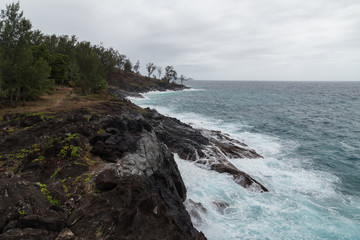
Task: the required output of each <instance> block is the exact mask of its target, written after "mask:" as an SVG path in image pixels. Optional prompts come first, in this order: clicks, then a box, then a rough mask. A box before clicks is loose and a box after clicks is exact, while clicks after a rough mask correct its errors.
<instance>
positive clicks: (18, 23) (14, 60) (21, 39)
mask: <svg viewBox="0 0 360 240" xmlns="http://www.w3.org/2000/svg"><path fill="white" fill-rule="evenodd" d="M19 11H20V4H19V3H12V4H10V5H7V6H6V9H5V10H1V14H0V17H1V21H0V22H1V24H0V26H1V29H0V46H1V48H2V49H3V54H4V55H3V56H4V59H3V66H2V69H3V71H2V79H3V82H4V87H5V88H6V89H7V91H8V95H9V98H10V101H11V102H13V99H14V93H16V96H17V97H16V98H18V97H19V95H20V91H21V88H22V87H23V86H21V83H23V81H22V79H21V78H22V77H26V76H25V75H24V72H23V71H25V69H26V68H27V67H29V65H30V64H31V63H32V59H31V57H32V56H31V50H30V41H29V40H30V33H31V32H30V30H31V23H30V21H29V20H27V19H25V18H24V17H23V12H22V11H21V12H19ZM29 52H30V54H29Z"/></svg>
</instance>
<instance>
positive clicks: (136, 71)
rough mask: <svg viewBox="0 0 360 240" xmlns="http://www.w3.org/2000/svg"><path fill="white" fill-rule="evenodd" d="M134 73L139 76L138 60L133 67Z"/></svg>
mask: <svg viewBox="0 0 360 240" xmlns="http://www.w3.org/2000/svg"><path fill="white" fill-rule="evenodd" d="M133 68H134V72H135V73H136V74H140V72H139V69H140V62H139V60H137V62H136V64H135V65H134V67H133Z"/></svg>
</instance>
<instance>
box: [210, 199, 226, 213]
mask: <svg viewBox="0 0 360 240" xmlns="http://www.w3.org/2000/svg"><path fill="white" fill-rule="evenodd" d="M212 203H213V205H214V206H215V207H216V210H217V211H218V212H219V213H221V214H224V211H225V209H226V208H228V207H229V206H230V204H228V203H227V202H220V201H213V202H212Z"/></svg>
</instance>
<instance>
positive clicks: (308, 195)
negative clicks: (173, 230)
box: [136, 95, 360, 240]
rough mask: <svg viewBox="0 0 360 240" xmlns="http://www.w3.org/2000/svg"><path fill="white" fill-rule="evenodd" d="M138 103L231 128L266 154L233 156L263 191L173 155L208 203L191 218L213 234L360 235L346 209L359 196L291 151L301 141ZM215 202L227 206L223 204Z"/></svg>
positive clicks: (197, 123) (193, 191)
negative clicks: (338, 188)
mask: <svg viewBox="0 0 360 240" xmlns="http://www.w3.org/2000/svg"><path fill="white" fill-rule="evenodd" d="M154 96H156V95H154ZM136 103H137V104H139V105H140V106H142V107H150V108H155V109H156V110H157V111H159V112H160V113H162V114H164V115H167V116H172V117H176V118H179V119H180V120H182V121H183V122H186V123H188V124H191V125H192V126H194V127H196V128H207V129H211V130H220V131H223V132H225V133H229V134H230V136H231V137H232V138H235V139H238V140H240V141H243V142H245V143H246V144H248V145H249V147H250V148H253V149H255V150H256V151H257V152H259V153H260V154H261V155H262V156H264V158H263V159H232V160H230V161H231V162H232V163H233V164H234V165H235V166H236V167H237V168H239V169H240V170H242V171H245V172H247V173H248V174H250V175H251V176H252V177H253V178H255V179H256V180H258V181H259V182H261V183H262V184H264V185H265V186H266V187H267V188H268V189H269V190H270V192H269V193H263V194H260V193H256V192H252V191H248V190H246V189H244V188H242V187H240V186H239V185H237V184H236V183H235V182H234V181H233V179H232V177H231V176H230V175H227V174H219V173H217V172H214V171H209V170H207V169H205V168H199V167H197V165H196V164H195V163H193V162H189V161H185V160H182V159H180V158H179V157H178V156H177V155H176V156H175V160H176V162H177V164H178V167H179V169H180V172H181V174H182V177H183V179H184V182H185V185H186V188H187V191H188V194H187V196H188V198H189V199H192V200H193V201H195V202H200V203H201V204H202V205H203V206H204V207H205V208H206V209H207V211H206V213H204V212H201V211H200V212H199V215H200V217H201V219H199V218H198V217H194V216H192V220H193V221H194V224H195V226H196V227H197V228H198V229H199V230H201V231H203V232H204V233H205V235H206V236H207V237H208V239H209V240H215V239H216V240H221V239H224V240H225V239H226V240H232V239H339V238H342V239H356V238H357V237H358V236H360V229H359V228H358V225H357V224H354V221H353V219H350V218H349V217H348V216H347V214H346V213H344V211H343V210H344V209H348V212H349V213H351V214H352V215H354V214H353V213H352V212H356V211H358V212H359V209H360V206H359V204H358V203H359V199H353V197H349V196H343V195H341V194H339V193H338V192H337V191H336V189H335V186H336V184H337V183H338V182H339V181H340V180H339V178H337V177H336V176H335V175H333V174H330V173H327V172H323V171H318V170H313V169H311V168H310V167H308V164H309V162H308V160H307V159H301V158H294V157H288V156H289V155H288V154H287V153H289V152H292V151H293V150H294V149H295V148H296V147H297V143H296V142H284V141H282V140H281V139H279V138H278V137H276V136H270V135H267V134H261V133H253V132H250V131H247V130H246V129H249V128H251V126H249V125H248V124H246V123H241V122H239V123H232V124H228V123H224V122H223V121H222V120H220V119H215V118H207V117H204V116H201V115H199V114H196V113H186V112H185V113H184V112H181V113H177V112H176V111H173V110H170V109H169V108H166V107H163V106H156V105H154V104H153V103H152V102H151V97H150V98H149V99H141V100H136ZM214 202H220V203H227V204H229V206H228V207H226V208H225V209H223V210H221V209H220V210H219V208H218V207H216V204H214ZM186 206H187V208H188V209H189V210H190V209H191V208H193V206H191V205H190V204H189V203H188V202H187V203H186ZM339 206H341V209H342V210H339V209H340V207H339ZM349 215H350V214H349ZM359 215H360V213H359ZM355 216H356V214H355ZM358 222H359V223H360V216H358ZM344 232H345V233H346V234H345V235H344V234H343V233H344Z"/></svg>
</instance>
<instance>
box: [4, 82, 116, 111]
mask: <svg viewBox="0 0 360 240" xmlns="http://www.w3.org/2000/svg"><path fill="white" fill-rule="evenodd" d="M110 98H111V97H110V96H108V95H105V94H104V95H89V96H80V95H78V94H77V93H75V91H74V90H73V89H72V88H70V87H63V86H61V87H56V89H55V91H54V93H52V94H49V95H45V96H43V97H41V99H39V100H37V101H29V102H26V104H25V106H22V105H21V104H20V105H18V106H15V107H5V108H0V116H4V115H5V114H14V113H27V112H57V111H61V110H72V109H75V108H81V107H86V106H89V105H93V104H96V103H101V102H105V101H108V100H109V99H110Z"/></svg>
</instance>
